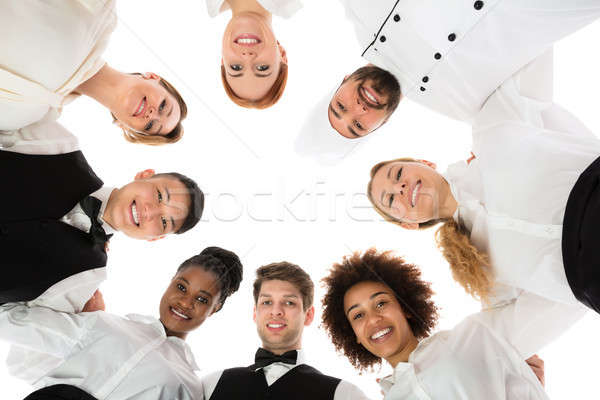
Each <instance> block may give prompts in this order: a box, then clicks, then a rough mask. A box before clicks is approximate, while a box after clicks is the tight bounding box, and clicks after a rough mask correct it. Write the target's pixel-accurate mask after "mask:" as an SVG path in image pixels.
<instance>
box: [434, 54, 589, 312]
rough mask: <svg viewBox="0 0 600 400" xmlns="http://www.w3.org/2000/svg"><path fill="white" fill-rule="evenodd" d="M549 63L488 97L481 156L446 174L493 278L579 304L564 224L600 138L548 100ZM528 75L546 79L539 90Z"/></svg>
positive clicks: (479, 121)
mask: <svg viewBox="0 0 600 400" xmlns="http://www.w3.org/2000/svg"><path fill="white" fill-rule="evenodd" d="M547 61H548V60H547V59H546V60H545V59H542V58H540V59H538V60H536V62H534V63H532V64H530V65H529V66H528V67H527V68H525V69H524V70H523V73H522V74H521V75H520V76H519V77H518V78H516V79H511V80H509V81H507V82H506V83H505V84H503V85H502V86H501V87H500V88H499V89H498V90H497V91H496V92H495V93H494V94H493V95H492V96H491V97H490V99H489V100H488V101H487V102H486V104H485V106H484V107H483V109H482V110H481V112H480V113H479V114H478V116H477V118H476V119H475V120H474V126H473V154H475V156H476V158H475V159H474V160H473V161H471V162H470V163H469V164H466V163H465V162H459V163H456V164H453V165H451V166H450V167H449V168H448V171H447V172H446V173H445V175H444V176H445V178H446V180H447V181H448V183H449V184H450V189H451V191H452V194H453V195H454V197H455V199H456V200H457V202H458V203H459V205H458V210H457V213H456V214H455V216H454V217H455V219H456V220H457V222H459V223H460V224H462V225H464V226H465V227H466V228H467V229H468V230H469V231H470V239H471V242H472V243H473V244H474V245H475V246H476V247H477V248H478V249H479V250H481V251H484V252H486V253H487V254H488V255H489V257H490V262H491V267H492V271H493V273H494V276H495V280H496V282H498V283H500V284H503V285H507V286H512V287H515V288H520V289H523V290H526V291H529V292H532V293H535V294H537V295H540V296H544V297H547V298H549V299H552V300H554V301H559V302H563V303H568V304H574V305H578V304H579V303H578V302H577V300H576V299H575V297H574V296H573V294H572V292H571V289H570V287H569V285H568V282H567V280H566V276H565V272H564V267H563V262H562V251H561V237H562V221H563V216H564V211H565V206H566V204H567V199H568V196H569V193H570V191H571V189H572V187H573V186H574V184H575V182H576V181H577V178H578V177H579V175H580V174H581V173H582V172H583V171H584V170H585V169H586V168H587V167H588V166H589V165H590V164H591V163H592V161H594V160H595V159H596V158H597V157H598V156H600V140H598V138H596V137H595V136H594V135H593V134H592V133H591V132H590V131H589V130H588V129H587V128H585V126H583V124H582V123H581V122H579V121H578V120H577V119H576V118H575V117H574V116H572V115H571V114H569V113H568V112H567V111H566V110H564V109H562V108H560V107H559V106H557V105H556V104H553V103H552V102H551V94H550V93H551V90H548V89H547V88H548V87H551V81H552V77H551V74H548V73H547V71H545V70H544V67H545V66H548V64H547ZM550 65H551V64H550ZM528 76H531V77H535V78H536V79H538V80H539V77H540V76H545V77H546V81H545V83H544V79H541V80H539V82H538V83H539V84H540V88H541V89H542V90H539V91H536V89H535V86H536V85H531V84H530V83H531V79H529V78H528ZM523 88H526V89H525V90H523ZM524 93H527V94H524Z"/></svg>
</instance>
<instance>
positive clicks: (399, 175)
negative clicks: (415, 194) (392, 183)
mask: <svg viewBox="0 0 600 400" xmlns="http://www.w3.org/2000/svg"><path fill="white" fill-rule="evenodd" d="M401 176H402V168H400V169H399V170H398V174H397V175H396V180H397V181H399V180H400V177H401Z"/></svg>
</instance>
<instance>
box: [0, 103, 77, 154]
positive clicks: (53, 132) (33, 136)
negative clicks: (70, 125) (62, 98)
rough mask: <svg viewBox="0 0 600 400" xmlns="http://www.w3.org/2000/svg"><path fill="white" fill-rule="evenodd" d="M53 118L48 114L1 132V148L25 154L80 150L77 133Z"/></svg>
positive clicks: (62, 152)
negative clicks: (37, 119)
mask: <svg viewBox="0 0 600 400" xmlns="http://www.w3.org/2000/svg"><path fill="white" fill-rule="evenodd" d="M53 112H54V111H50V112H49V114H50V113H53ZM53 118H54V116H52V115H46V117H45V118H44V119H42V120H41V121H39V122H36V123H33V124H31V125H27V126H26V127H23V128H21V129H17V130H14V131H7V132H6V131H5V132H0V149H2V150H5V151H13V152H15V153H23V154H64V153H70V152H73V151H76V150H79V142H78V140H77V138H76V137H75V135H73V134H72V133H71V132H69V131H68V130H67V129H66V128H65V127H64V126H62V125H61V124H60V123H58V122H57V121H55V120H54V119H53Z"/></svg>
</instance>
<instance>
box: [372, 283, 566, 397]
mask: <svg viewBox="0 0 600 400" xmlns="http://www.w3.org/2000/svg"><path fill="white" fill-rule="evenodd" d="M571 318H572V317H571V315H570V307H567V306H566V305H564V304H560V303H554V302H551V301H549V300H547V299H545V298H543V297H539V296H536V295H534V294H530V293H523V294H522V295H521V296H519V297H518V298H516V299H513V300H512V301H511V302H510V303H509V304H507V305H504V306H502V307H496V308H493V309H489V310H486V311H481V312H479V313H476V314H473V315H471V316H469V317H467V318H466V319H464V320H463V321H462V322H461V323H459V324H458V325H457V326H456V327H455V328H454V329H452V330H449V331H442V332H438V333H436V334H434V335H432V336H430V337H429V338H426V339H424V340H422V341H421V342H420V343H419V345H418V346H417V348H416V349H415V350H414V351H413V352H412V353H411V355H410V356H409V359H408V362H401V363H399V364H398V365H397V366H396V367H395V368H394V372H393V374H392V375H391V376H389V377H386V378H384V379H382V381H381V382H380V384H381V387H382V389H383V391H384V392H385V393H386V395H385V400H437V399H444V400H465V399H477V400H480V399H484V400H542V399H544V400H546V399H548V396H547V394H546V393H545V391H544V388H543V387H542V385H541V384H540V382H539V381H538V379H537V377H536V376H535V374H534V373H533V371H532V370H531V368H530V367H529V365H527V363H526V362H525V360H526V359H527V358H529V357H530V356H531V355H532V354H533V353H534V352H535V351H537V350H539V348H540V347H541V346H543V344H545V342H547V340H548V339H551V338H550V336H552V333H551V332H552V331H554V330H556V329H557V328H560V325H561V324H562V323H564V322H569V321H570V319H571Z"/></svg>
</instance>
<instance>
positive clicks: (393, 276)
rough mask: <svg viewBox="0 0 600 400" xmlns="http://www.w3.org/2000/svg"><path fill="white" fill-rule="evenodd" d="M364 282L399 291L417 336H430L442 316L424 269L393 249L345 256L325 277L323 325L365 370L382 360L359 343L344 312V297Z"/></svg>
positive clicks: (351, 361)
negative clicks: (399, 255)
mask: <svg viewBox="0 0 600 400" xmlns="http://www.w3.org/2000/svg"><path fill="white" fill-rule="evenodd" d="M364 281H372V282H381V283H384V284H385V285H387V286H388V287H389V288H390V289H391V290H392V291H393V292H394V293H395V294H396V298H397V299H398V302H399V303H400V305H401V306H402V310H403V311H404V313H405V314H406V315H410V316H412V318H409V319H408V320H407V321H408V324H409V326H410V328H411V330H412V333H413V334H414V335H415V337H416V338H418V339H421V338H425V337H427V336H429V335H430V334H431V331H432V329H433V328H434V327H435V325H436V323H437V319H438V308H437V306H436V305H435V303H434V302H433V300H431V296H432V295H433V290H432V289H431V287H430V283H429V282H424V281H423V280H422V279H421V271H420V270H419V268H418V267H417V266H415V265H412V264H407V263H405V262H404V260H403V259H402V258H401V257H395V256H393V255H392V253H391V252H390V251H386V252H378V251H377V250H376V249H374V248H371V249H369V250H367V251H366V252H365V253H364V254H362V255H361V254H360V253H358V252H356V253H354V254H352V256H349V257H344V259H343V261H342V262H341V263H336V264H334V265H333V267H331V270H330V272H329V275H328V276H326V277H325V278H323V279H322V282H323V283H324V286H325V289H326V290H327V293H326V294H325V296H324V297H323V300H322V304H323V315H322V321H321V322H322V325H323V327H324V328H325V330H326V331H327V333H328V335H329V337H330V338H331V341H332V342H333V344H334V346H335V348H336V350H337V351H340V352H342V353H343V354H344V355H345V356H346V357H347V358H348V360H349V361H350V363H351V364H352V365H353V366H354V367H355V368H356V369H358V370H360V371H364V370H366V369H369V368H372V367H374V366H375V365H377V364H380V363H381V357H377V356H375V355H373V354H372V353H370V352H369V351H368V350H367V349H365V348H364V347H363V346H362V345H361V344H359V343H357V342H356V335H355V334H354V331H353V330H352V326H351V325H350V322H349V321H348V319H347V317H346V313H345V312H344V296H345V294H346V292H347V291H348V290H349V289H350V288H351V287H352V286H354V285H356V284H357V283H360V282H364Z"/></svg>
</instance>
